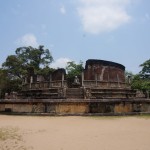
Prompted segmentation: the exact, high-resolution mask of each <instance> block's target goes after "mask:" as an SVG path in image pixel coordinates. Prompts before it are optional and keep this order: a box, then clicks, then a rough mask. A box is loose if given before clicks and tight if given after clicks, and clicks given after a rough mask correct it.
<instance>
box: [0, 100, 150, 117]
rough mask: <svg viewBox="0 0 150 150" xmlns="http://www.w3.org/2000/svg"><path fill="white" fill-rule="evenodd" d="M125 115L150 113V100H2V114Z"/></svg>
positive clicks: (0, 107)
mask: <svg viewBox="0 0 150 150" xmlns="http://www.w3.org/2000/svg"><path fill="white" fill-rule="evenodd" d="M3 113H9V114H31V115H32V114H35V115H36V114H43V115H44V114H45V115H92V114H93V115H125V114H140V113H150V99H94V100H93V99H86V100H83V99H17V100H16V99H15V100H13V99H11V100H0V114H3Z"/></svg>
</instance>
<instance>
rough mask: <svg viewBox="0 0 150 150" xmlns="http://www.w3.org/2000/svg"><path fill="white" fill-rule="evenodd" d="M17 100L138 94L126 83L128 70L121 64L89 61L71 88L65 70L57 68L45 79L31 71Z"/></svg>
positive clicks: (97, 97) (100, 97)
mask: <svg viewBox="0 0 150 150" xmlns="http://www.w3.org/2000/svg"><path fill="white" fill-rule="evenodd" d="M30 72H31V73H29V76H28V77H26V78H25V80H24V83H23V86H22V91H21V93H20V94H19V95H18V98H21V99H22V98H23V99H24V98H30V99H103V98H109V99H111V98H133V97H135V91H133V90H131V88H130V87H129V85H128V84H127V83H126V82H125V67H124V66H123V65H121V64H118V63H115V62H111V61H105V60H96V59H89V60H87V61H86V64H85V68H84V70H83V71H82V73H81V75H80V76H78V77H77V76H76V77H75V79H74V82H72V83H71V84H72V86H70V85H69V84H68V81H67V78H66V71H65V69H57V70H55V71H54V72H53V73H51V74H49V77H47V78H46V79H45V78H44V77H43V76H41V75H35V74H34V71H30Z"/></svg>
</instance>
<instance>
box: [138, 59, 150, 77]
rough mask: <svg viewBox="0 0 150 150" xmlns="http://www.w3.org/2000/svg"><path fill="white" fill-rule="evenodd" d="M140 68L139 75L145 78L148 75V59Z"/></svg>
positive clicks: (149, 72) (149, 69)
mask: <svg viewBox="0 0 150 150" xmlns="http://www.w3.org/2000/svg"><path fill="white" fill-rule="evenodd" d="M140 67H142V70H141V71H140V74H141V75H142V76H143V77H144V78H147V77H148V76H149V75H150V59H149V60H146V61H145V62H144V63H143V64H141V65H140Z"/></svg>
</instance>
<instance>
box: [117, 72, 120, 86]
mask: <svg viewBox="0 0 150 150" xmlns="http://www.w3.org/2000/svg"><path fill="white" fill-rule="evenodd" d="M117 82H118V87H120V82H119V76H118V74H117Z"/></svg>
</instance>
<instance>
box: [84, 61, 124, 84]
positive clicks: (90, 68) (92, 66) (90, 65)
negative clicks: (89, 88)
mask: <svg viewBox="0 0 150 150" xmlns="http://www.w3.org/2000/svg"><path fill="white" fill-rule="evenodd" d="M124 70H125V68H124V66H123V65H121V64H117V63H114V62H109V61H103V60H88V61H87V62H86V67H85V71H84V79H85V80H95V79H97V80H100V81H109V82H125V76H124Z"/></svg>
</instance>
